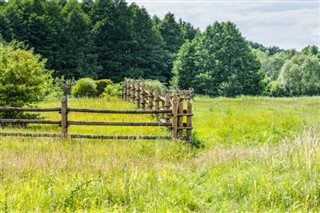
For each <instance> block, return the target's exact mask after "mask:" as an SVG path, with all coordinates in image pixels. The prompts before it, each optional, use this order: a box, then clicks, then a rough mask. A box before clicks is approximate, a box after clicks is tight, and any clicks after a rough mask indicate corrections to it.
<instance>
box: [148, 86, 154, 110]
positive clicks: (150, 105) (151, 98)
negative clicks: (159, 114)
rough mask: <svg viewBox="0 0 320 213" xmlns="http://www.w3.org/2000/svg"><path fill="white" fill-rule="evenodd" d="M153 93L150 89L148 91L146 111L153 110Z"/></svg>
mask: <svg viewBox="0 0 320 213" xmlns="http://www.w3.org/2000/svg"><path fill="white" fill-rule="evenodd" d="M153 97H154V95H153V92H152V90H151V88H149V89H148V109H149V110H152V108H153Z"/></svg>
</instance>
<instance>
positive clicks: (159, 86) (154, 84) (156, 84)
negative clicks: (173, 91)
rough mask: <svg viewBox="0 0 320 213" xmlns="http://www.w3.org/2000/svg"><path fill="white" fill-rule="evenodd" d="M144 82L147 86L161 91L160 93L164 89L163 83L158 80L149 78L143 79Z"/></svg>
mask: <svg viewBox="0 0 320 213" xmlns="http://www.w3.org/2000/svg"><path fill="white" fill-rule="evenodd" d="M143 83H144V85H145V86H147V87H149V88H151V89H152V90H154V91H159V92H160V93H161V92H162V91H163V88H164V86H163V84H162V83H161V82H160V81H158V80H150V79H147V80H143Z"/></svg>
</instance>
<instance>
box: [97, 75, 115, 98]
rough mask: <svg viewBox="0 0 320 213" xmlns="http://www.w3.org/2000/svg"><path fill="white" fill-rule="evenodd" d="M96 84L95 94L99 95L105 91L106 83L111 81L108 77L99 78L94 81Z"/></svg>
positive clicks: (109, 83) (108, 83)
mask: <svg viewBox="0 0 320 213" xmlns="http://www.w3.org/2000/svg"><path fill="white" fill-rule="evenodd" d="M94 82H95V83H96V85H97V95H98V96H101V95H102V93H104V92H105V89H106V87H107V85H111V84H112V81H111V80H110V79H100V80H96V81H94Z"/></svg>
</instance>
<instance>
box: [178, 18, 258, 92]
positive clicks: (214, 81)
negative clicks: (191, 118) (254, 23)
mask: <svg viewBox="0 0 320 213" xmlns="http://www.w3.org/2000/svg"><path fill="white" fill-rule="evenodd" d="M193 43H194V44H193V45H194V47H195V48H196V49H197V51H193V52H194V53H193V52H191V53H190V54H189V56H186V57H184V58H185V59H187V60H189V61H192V60H193V59H191V60H190V59H189V58H190V57H194V58H195V62H194V64H192V66H190V68H189V69H190V70H188V71H187V70H186V71H184V72H183V73H189V74H190V76H188V78H191V79H195V80H194V82H195V83H190V84H189V85H188V86H190V87H195V88H198V91H200V92H201V93H203V94H206V95H210V96H220V95H221V96H237V95H242V94H244V95H256V94H259V93H260V92H261V90H262V85H261V80H262V75H261V74H260V73H259V68H260V63H259V61H258V60H257V58H256V57H255V55H254V54H253V52H252V50H251V48H250V47H249V44H248V43H247V42H246V41H245V39H244V38H243V37H242V35H241V33H240V32H239V30H238V29H237V28H236V26H235V24H233V23H231V22H222V23H219V22H215V23H214V24H213V25H211V26H209V27H207V29H206V31H205V32H204V33H203V34H202V35H201V36H200V37H199V38H198V39H194V40H193ZM178 58H179V57H178ZM179 59H180V60H181V57H180V58H179ZM178 63H179V62H178V61H176V62H175V64H178ZM180 63H182V64H183V63H185V62H184V61H182V62H180ZM186 68H187V67H186ZM191 69H193V70H191ZM179 70H180V71H181V70H182V69H176V70H175V73H174V74H175V75H176V76H177V78H180V79H184V78H187V76H185V75H180V72H179ZM178 82H179V81H178ZM190 82H192V81H190ZM199 82H201V88H199ZM180 85H181V83H180V84H179V83H178V85H177V86H178V87H180ZM183 87H186V85H184V86H183Z"/></svg>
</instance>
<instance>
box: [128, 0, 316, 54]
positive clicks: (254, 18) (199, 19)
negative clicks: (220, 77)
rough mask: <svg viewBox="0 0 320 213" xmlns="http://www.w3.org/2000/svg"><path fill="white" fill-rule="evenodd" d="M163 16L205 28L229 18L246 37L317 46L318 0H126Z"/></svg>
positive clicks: (286, 44)
mask: <svg viewBox="0 0 320 213" xmlns="http://www.w3.org/2000/svg"><path fill="white" fill-rule="evenodd" d="M128 2H129V3H130V2H135V3H136V4H137V5H139V6H143V7H145V8H146V9H147V11H148V12H149V14H150V15H151V16H153V15H157V16H158V17H160V18H163V17H164V15H165V14H166V13H167V12H169V11H170V12H172V13H173V14H174V15H175V17H176V20H178V19H179V18H181V19H182V20H184V21H187V22H190V23H191V24H192V25H193V26H195V27H197V28H200V30H201V31H204V30H205V29H206V27H207V26H208V25H210V24H213V23H214V22H215V21H232V22H234V23H235V24H236V25H237V27H238V28H239V29H240V31H241V33H242V35H243V36H244V37H245V38H247V39H248V40H251V41H254V42H258V43H261V44H263V45H265V46H267V47H268V46H279V47H280V48H283V49H291V48H295V49H297V50H301V49H302V48H303V47H305V46H307V45H317V46H320V0H300V1H298V0H295V1H288V0H277V1H271V0H265V1H263V0H257V1H242V0H238V1H228V0H219V1H218V0H216V1H215V0H154V1H153V0H128Z"/></svg>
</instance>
